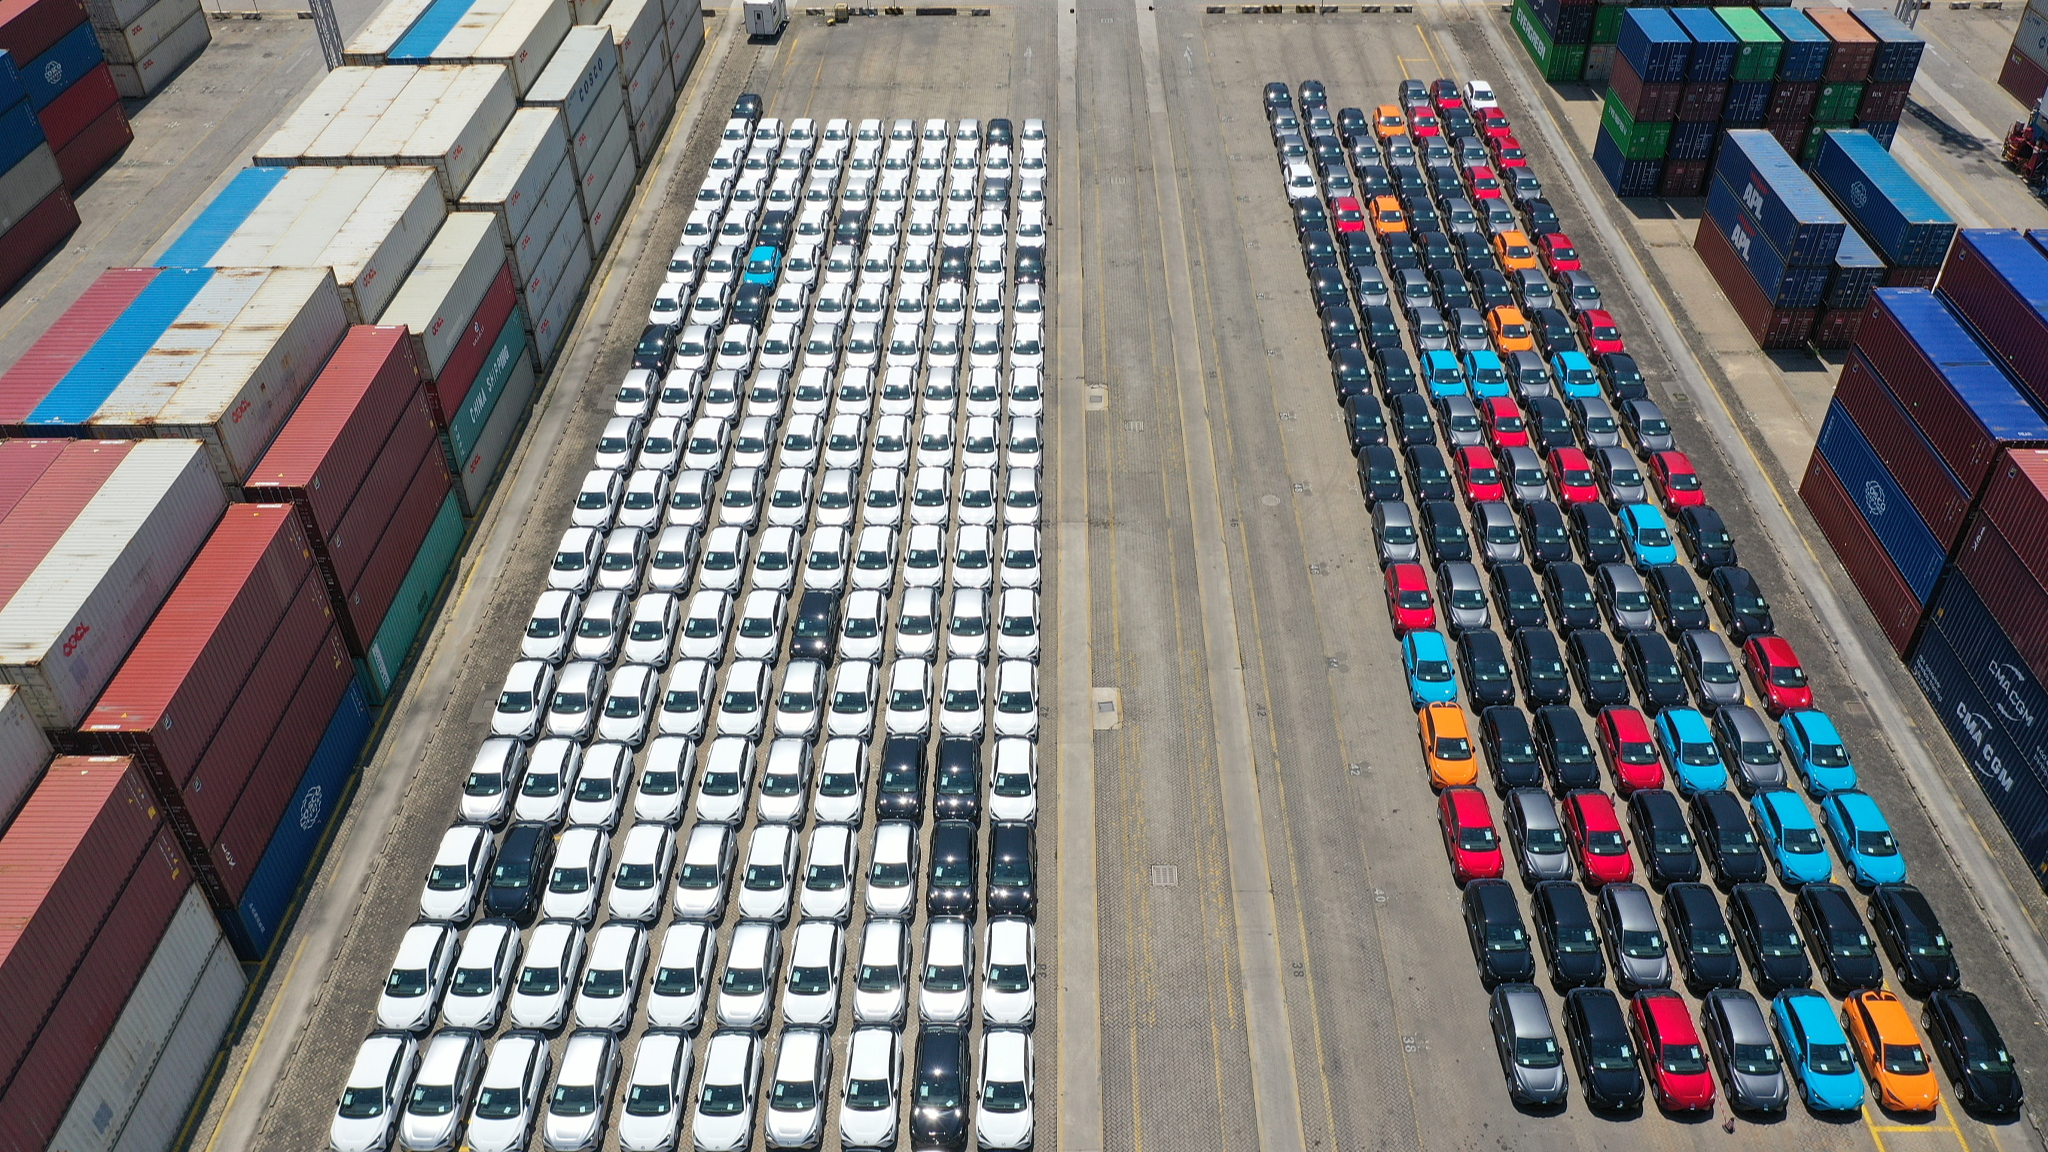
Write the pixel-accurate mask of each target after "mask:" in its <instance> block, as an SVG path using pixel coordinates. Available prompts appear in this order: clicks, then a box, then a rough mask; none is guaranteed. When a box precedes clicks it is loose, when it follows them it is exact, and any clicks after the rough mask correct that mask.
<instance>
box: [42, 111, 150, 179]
mask: <svg viewBox="0 0 2048 1152" xmlns="http://www.w3.org/2000/svg"><path fill="white" fill-rule="evenodd" d="M133 139H135V132H134V130H132V129H130V128H129V127H128V114H127V113H125V112H123V111H121V106H120V105H119V104H114V105H111V106H109V107H108V108H107V109H106V111H104V112H101V113H100V114H99V115H98V116H97V117H95V118H94V119H93V122H92V123H91V124H88V125H86V127H85V130H84V131H82V132H80V133H79V134H78V136H77V137H76V138H75V139H73V140H72V141H71V143H69V144H66V145H65V146H64V147H62V148H59V149H57V171H58V172H59V173H61V174H62V175H63V177H64V188H65V190H66V191H68V192H76V191H78V190H79V189H80V188H82V187H84V186H85V182H86V181H87V180H89V179H91V178H92V176H93V174H94V173H95V172H98V171H99V170H100V169H102V168H104V167H106V166H107V162H108V161H109V160H112V159H113V158H114V157H115V156H116V155H118V154H119V153H120V151H121V149H123V148H126V147H127V146H128V142H129V141H130V140H133Z"/></svg>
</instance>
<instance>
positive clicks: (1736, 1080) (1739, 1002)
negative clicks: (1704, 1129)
mask: <svg viewBox="0 0 2048 1152" xmlns="http://www.w3.org/2000/svg"><path fill="white" fill-rule="evenodd" d="M1700 1031H1701V1032H1703V1033H1705V1038H1706V1041H1707V1052H1708V1054H1709V1055H1710V1056H1711V1057H1712V1058H1713V1061H1714V1068H1715V1070H1716V1071H1718V1072H1719V1073H1720V1074H1721V1083H1722V1084H1723V1085H1724V1086H1725V1087H1726V1088H1727V1090H1728V1102H1729V1103H1730V1104H1732V1105H1734V1106H1735V1107H1737V1108H1739V1109H1742V1110H1743V1111H1746V1112H1783V1111H1784V1110H1785V1105H1787V1104H1788V1103H1790V1102H1791V1100H1792V1086H1791V1085H1790V1084H1788V1083H1787V1082H1786V1079H1785V1067H1784V1064H1783V1063H1782V1061H1781V1060H1780V1058H1779V1056H1778V1046H1777V1044H1776V1043H1775V1042H1774V1040H1773V1038H1772V1036H1771V1026H1770V1022H1769V1021H1767V1020H1765V1019H1764V1010H1763V1007H1762V1006H1761V1005H1759V1004H1758V1003H1757V1001H1756V997H1754V996H1752V995H1750V994H1749V993H1748V992H1746V991H1744V990H1743V989H1740V988H1716V989H1714V990H1713V991H1712V992H1709V993H1707V997H1706V1000H1705V1001H1704V1002H1703V1003H1701V1005H1700Z"/></svg>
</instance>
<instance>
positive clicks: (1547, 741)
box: [1536, 704, 1600, 796]
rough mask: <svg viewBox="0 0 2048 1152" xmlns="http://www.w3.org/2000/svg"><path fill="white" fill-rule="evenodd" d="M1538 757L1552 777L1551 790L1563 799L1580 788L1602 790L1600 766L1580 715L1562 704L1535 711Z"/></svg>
mask: <svg viewBox="0 0 2048 1152" xmlns="http://www.w3.org/2000/svg"><path fill="white" fill-rule="evenodd" d="M1536 754H1537V755H1538V756H1540V757H1541V758H1542V760H1543V770H1544V771H1545V772H1547V773H1549V775H1550V790H1551V791H1552V792H1553V793H1555V794H1556V795H1559V796H1563V795H1564V794H1565V793H1567V792H1571V791H1573V790H1574V789H1578V788H1598V787H1600V763H1599V761H1597V760H1595V759H1594V758H1593V743H1592V741H1590V740H1588V739H1586V726H1585V725H1584V724H1582V723H1580V722H1579V714H1578V712H1576V711H1574V710H1573V709H1571V708H1568V707H1565V706H1564V705H1561V704H1554V705H1551V706H1549V707H1545V708H1538V709H1537V710H1536Z"/></svg>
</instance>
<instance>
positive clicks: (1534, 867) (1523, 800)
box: [1502, 788, 1572, 889]
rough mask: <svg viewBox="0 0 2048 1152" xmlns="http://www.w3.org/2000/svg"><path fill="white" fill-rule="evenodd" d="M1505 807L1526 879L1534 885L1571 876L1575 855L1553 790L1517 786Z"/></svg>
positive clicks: (1517, 861)
mask: <svg viewBox="0 0 2048 1152" xmlns="http://www.w3.org/2000/svg"><path fill="white" fill-rule="evenodd" d="M1502 808H1503V809H1504V812H1503V815H1502V822H1503V823H1505V824H1506V825H1507V830H1508V840H1509V842H1510V843H1512V844H1513V845H1514V849H1515V866H1516V867H1517V868H1519V869H1520V870H1521V873H1522V882H1523V883H1524V884H1526V885H1528V886H1529V887H1530V888H1532V889H1533V888H1534V887H1535V886H1536V885H1537V884H1539V883H1542V882H1543V881H1545V880H1570V879H1571V878H1572V857H1571V853H1570V852H1569V851H1567V850H1566V847H1565V839H1564V825H1563V824H1562V823H1561V822H1560V821H1559V820H1558V817H1557V805H1555V804H1553V803H1552V802H1551V799H1550V794H1549V793H1548V792H1545V791H1544V790H1543V789H1541V788H1517V789H1515V790H1513V791H1512V792H1509V793H1508V794H1507V799H1506V800H1505V802H1504V803H1503V804H1502Z"/></svg>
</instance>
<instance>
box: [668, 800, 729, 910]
mask: <svg viewBox="0 0 2048 1152" xmlns="http://www.w3.org/2000/svg"><path fill="white" fill-rule="evenodd" d="M737 843H738V836H737V835H736V834H735V833H734V831H733V829H732V826H731V825H729V824H720V823H715V822H700V823H697V824H695V825H692V826H691V828H690V838H689V839H688V840H687V841H685V842H684V844H683V851H682V863H681V864H680V865H679V866H678V867H677V869H676V883H675V889H674V891H675V895H674V896H673V897H672V903H673V904H674V907H675V914H676V919H677V920H705V921H714V920H717V919H718V918H719V917H721V916H723V915H724V914H725V890H726V887H727V885H728V884H729V883H730V882H731V879H732V866H733V858H734V854H735V852H736V851H737V849H736V847H735V846H736V844H737Z"/></svg>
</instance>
